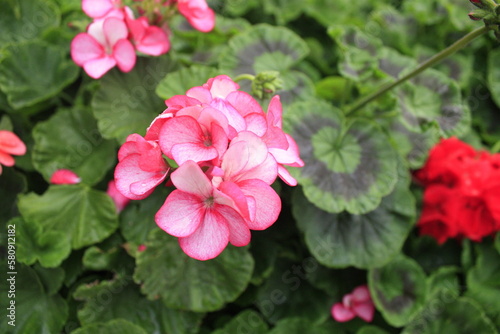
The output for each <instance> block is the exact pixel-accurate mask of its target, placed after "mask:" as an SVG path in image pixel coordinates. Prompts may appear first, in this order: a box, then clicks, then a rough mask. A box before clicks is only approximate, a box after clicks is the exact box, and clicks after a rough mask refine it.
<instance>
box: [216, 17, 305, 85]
mask: <svg viewBox="0 0 500 334" xmlns="http://www.w3.org/2000/svg"><path fill="white" fill-rule="evenodd" d="M308 53H309V49H308V47H307V44H306V43H305V42H304V41H303V40H302V39H301V38H300V37H299V36H297V35H296V34H295V33H294V32H292V31H291V30H288V29H286V28H284V27H273V26H270V25H267V24H259V25H256V26H253V27H252V28H251V29H248V30H247V31H245V32H243V33H240V34H238V35H236V36H234V37H233V38H232V39H231V40H230V41H229V44H228V48H227V50H226V52H224V53H223V56H222V58H221V59H220V61H219V64H220V65H219V68H220V70H221V71H222V72H228V73H232V74H234V75H238V74H243V73H248V74H257V73H258V72H261V71H283V70H287V69H289V68H290V67H292V66H293V65H295V64H296V63H298V62H299V61H300V60H301V59H303V58H304V57H305V56H307V54H308Z"/></svg>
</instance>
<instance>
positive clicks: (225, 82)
mask: <svg viewBox="0 0 500 334" xmlns="http://www.w3.org/2000/svg"><path fill="white" fill-rule="evenodd" d="M239 88H240V86H239V85H238V84H237V83H236V82H234V81H233V80H232V79H231V78H229V77H228V76H226V75H224V76H217V77H215V78H213V80H212V81H211V82H210V93H211V94H212V98H221V99H225V98H226V96H228V95H229V94H230V93H232V92H235V91H237V90H238V89H239Z"/></svg>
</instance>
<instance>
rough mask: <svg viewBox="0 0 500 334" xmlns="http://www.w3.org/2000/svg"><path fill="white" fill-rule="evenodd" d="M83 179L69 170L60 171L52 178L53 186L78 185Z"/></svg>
mask: <svg viewBox="0 0 500 334" xmlns="http://www.w3.org/2000/svg"><path fill="white" fill-rule="evenodd" d="M80 182H81V179H80V178H79V177H78V175H77V174H76V173H75V172H73V171H72V170H69V169H58V170H56V171H55V172H54V173H53V174H52V176H51V177H50V183H52V184H77V183H80Z"/></svg>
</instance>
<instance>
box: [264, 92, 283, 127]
mask: <svg viewBox="0 0 500 334" xmlns="http://www.w3.org/2000/svg"><path fill="white" fill-rule="evenodd" d="M282 117H283V107H282V105H281V101H280V96H279V95H275V96H274V97H273V98H272V99H271V102H269V107H268V108H267V118H268V120H269V122H270V124H272V125H274V126H277V127H278V128H280V129H281V128H282V127H283V119H282Z"/></svg>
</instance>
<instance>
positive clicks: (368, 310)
mask: <svg viewBox="0 0 500 334" xmlns="http://www.w3.org/2000/svg"><path fill="white" fill-rule="evenodd" d="M352 311H353V312H354V313H355V314H356V315H357V316H358V317H360V318H361V319H363V320H364V321H366V322H371V321H372V320H373V315H374V314H375V306H374V305H373V303H372V302H371V301H370V302H365V303H361V304H354V305H353V306H352Z"/></svg>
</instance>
